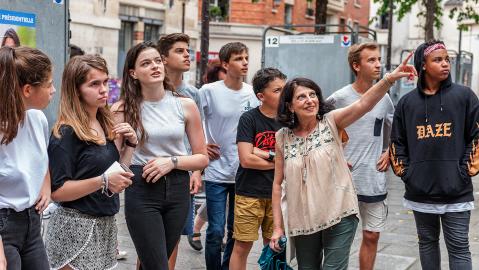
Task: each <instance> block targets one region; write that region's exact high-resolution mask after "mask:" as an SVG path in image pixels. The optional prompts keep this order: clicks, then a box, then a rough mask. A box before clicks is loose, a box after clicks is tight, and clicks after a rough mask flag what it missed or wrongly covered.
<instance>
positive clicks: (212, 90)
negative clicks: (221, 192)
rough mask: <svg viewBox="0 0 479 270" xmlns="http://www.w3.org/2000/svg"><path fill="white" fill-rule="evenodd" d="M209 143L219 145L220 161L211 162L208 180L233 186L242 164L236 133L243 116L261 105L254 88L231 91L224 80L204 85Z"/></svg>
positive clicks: (202, 104) (202, 88)
mask: <svg viewBox="0 0 479 270" xmlns="http://www.w3.org/2000/svg"><path fill="white" fill-rule="evenodd" d="M199 92H200V100H201V108H200V110H202V111H203V115H204V126H205V133H206V140H207V142H208V143H213V144H218V145H219V146H220V150H219V151H220V158H219V159H217V160H212V161H210V165H209V166H208V167H207V168H206V170H205V176H204V179H205V181H211V182H217V183H234V182H235V175H236V171H237V169H238V165H239V158H238V147H237V146H236V130H237V128H238V122H239V118H240V116H241V115H242V114H243V113H244V112H246V111H248V110H250V109H252V108H255V107H257V106H259V104H260V102H259V100H258V99H257V98H256V95H255V94H254V91H253V88H252V87H251V85H248V84H246V83H243V87H242V88H241V89H240V90H233V89H229V88H228V87H227V86H226V85H225V83H224V82H223V81H217V82H214V83H210V84H205V85H203V87H201V89H200V91H199Z"/></svg>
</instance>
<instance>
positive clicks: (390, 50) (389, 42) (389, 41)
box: [386, 0, 394, 71]
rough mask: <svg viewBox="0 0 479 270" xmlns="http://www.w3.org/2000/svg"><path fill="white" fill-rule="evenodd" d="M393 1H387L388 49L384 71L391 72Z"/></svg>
mask: <svg viewBox="0 0 479 270" xmlns="http://www.w3.org/2000/svg"><path fill="white" fill-rule="evenodd" d="M393 11H394V3H393V0H389V22H388V49H387V54H388V55H387V57H386V70H387V71H391V53H392V43H393V42H392V40H393Z"/></svg>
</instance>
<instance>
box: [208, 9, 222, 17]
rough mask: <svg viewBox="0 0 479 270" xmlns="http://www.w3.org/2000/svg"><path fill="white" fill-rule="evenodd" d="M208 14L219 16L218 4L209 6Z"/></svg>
mask: <svg viewBox="0 0 479 270" xmlns="http://www.w3.org/2000/svg"><path fill="white" fill-rule="evenodd" d="M210 16H211V17H213V18H214V17H221V8H220V7H218V6H211V7H210Z"/></svg>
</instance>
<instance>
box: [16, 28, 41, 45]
mask: <svg viewBox="0 0 479 270" xmlns="http://www.w3.org/2000/svg"><path fill="white" fill-rule="evenodd" d="M17 35H18V37H19V38H20V43H21V45H22V46H27V47H31V48H35V47H36V46H37V41H36V32H35V28H32V27H26V26H18V28H17Z"/></svg>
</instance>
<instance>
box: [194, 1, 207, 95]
mask: <svg viewBox="0 0 479 270" xmlns="http://www.w3.org/2000/svg"><path fill="white" fill-rule="evenodd" d="M209 7H210V1H209V0H201V44H200V51H201V58H200V78H199V83H198V84H197V85H196V86H197V87H198V88H200V87H201V86H202V85H203V84H204V83H205V82H204V77H205V74H206V68H207V67H208V51H209V47H210V41H209V40H210V10H209Z"/></svg>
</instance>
